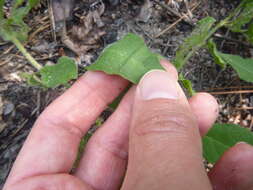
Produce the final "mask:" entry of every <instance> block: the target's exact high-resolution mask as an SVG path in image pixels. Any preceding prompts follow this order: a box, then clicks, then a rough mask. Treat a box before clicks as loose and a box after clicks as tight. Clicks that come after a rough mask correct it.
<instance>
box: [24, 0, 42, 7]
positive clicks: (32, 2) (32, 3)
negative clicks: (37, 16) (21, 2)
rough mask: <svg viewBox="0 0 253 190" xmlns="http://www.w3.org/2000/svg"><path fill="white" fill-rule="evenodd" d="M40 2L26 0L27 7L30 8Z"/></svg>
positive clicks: (37, 0) (38, 0)
mask: <svg viewBox="0 0 253 190" xmlns="http://www.w3.org/2000/svg"><path fill="white" fill-rule="evenodd" d="M39 2H40V0H28V5H27V6H28V7H29V8H30V9H31V8H33V7H35V6H36V5H38V4H39Z"/></svg>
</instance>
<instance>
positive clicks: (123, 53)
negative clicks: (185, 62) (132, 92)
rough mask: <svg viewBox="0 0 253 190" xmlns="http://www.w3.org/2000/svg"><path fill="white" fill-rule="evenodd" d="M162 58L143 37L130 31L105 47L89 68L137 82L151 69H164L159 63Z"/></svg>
mask: <svg viewBox="0 0 253 190" xmlns="http://www.w3.org/2000/svg"><path fill="white" fill-rule="evenodd" d="M161 58H162V56H160V55H158V54H156V53H153V52H151V51H150V50H149V49H148V47H147V46H146V45H145V42H144V40H143V39H142V38H141V37H139V36H138V35H135V34H132V33H129V34H127V35H126V36H124V37H123V38H122V39H121V40H119V41H117V42H115V43H113V44H112V45H110V46H108V47H107V48H105V50H104V51H103V53H102V54H101V56H100V57H99V58H98V60H97V61H96V62H95V63H94V64H92V65H90V66H88V67H87V69H88V70H99V71H104V72H106V73H108V74H116V75H120V76H122V77H123V78H125V79H127V80H129V81H131V82H132V83H135V84H136V83H138V82H139V80H140V78H141V77H142V76H143V75H144V74H145V73H146V72H148V71H149V70H152V69H163V68H162V66H161V65H160V63H159V61H160V59H161Z"/></svg>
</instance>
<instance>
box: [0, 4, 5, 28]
mask: <svg viewBox="0 0 253 190" xmlns="http://www.w3.org/2000/svg"><path fill="white" fill-rule="evenodd" d="M3 8H4V0H0V23H1V20H2V19H3V18H4V9H3ZM0 25H1V24H0Z"/></svg>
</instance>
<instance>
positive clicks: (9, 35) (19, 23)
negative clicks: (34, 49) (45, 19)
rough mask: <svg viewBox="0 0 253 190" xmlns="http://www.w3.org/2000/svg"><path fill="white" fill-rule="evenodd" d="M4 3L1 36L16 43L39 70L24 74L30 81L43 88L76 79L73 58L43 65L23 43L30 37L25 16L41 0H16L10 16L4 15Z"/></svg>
mask: <svg viewBox="0 0 253 190" xmlns="http://www.w3.org/2000/svg"><path fill="white" fill-rule="evenodd" d="M4 3H5V2H4V0H0V36H1V37H2V38H3V39H4V40H6V41H11V42H12V43H13V44H15V45H16V47H17V48H18V50H19V51H20V52H21V53H22V54H23V55H24V56H25V57H26V59H27V60H28V61H29V63H30V64H31V65H32V66H33V67H34V68H35V69H36V70H37V72H34V73H33V74H28V73H24V74H23V76H24V77H25V78H26V79H27V81H28V83H29V84H31V85H35V86H40V87H43V88H54V87H57V86H59V85H61V84H66V83H67V82H68V81H69V80H71V79H76V78H77V66H76V64H75V61H74V60H73V59H70V58H68V57H62V58H60V59H59V60H58V63H57V64H55V65H50V66H42V65H41V64H39V63H38V62H37V61H36V60H35V59H34V58H33V57H32V56H31V54H30V53H29V52H28V51H27V50H26V49H25V47H24V45H23V43H24V42H25V41H26V40H27V38H28V32H29V30H30V29H29V27H28V25H27V24H26V23H25V22H24V18H25V16H27V15H28V13H29V12H30V10H31V9H32V8H33V7H34V6H36V5H37V4H38V3H39V0H27V1H25V0H14V1H13V4H12V7H11V11H10V15H9V16H8V17H6V16H5V15H4V11H3V6H4ZM66 71H67V72H66Z"/></svg>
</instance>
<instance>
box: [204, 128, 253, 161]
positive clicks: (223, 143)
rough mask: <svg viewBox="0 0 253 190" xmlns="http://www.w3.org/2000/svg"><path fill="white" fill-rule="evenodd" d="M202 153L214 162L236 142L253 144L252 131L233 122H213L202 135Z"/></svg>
mask: <svg viewBox="0 0 253 190" xmlns="http://www.w3.org/2000/svg"><path fill="white" fill-rule="evenodd" d="M202 142H203V155H204V158H205V159H206V160H207V161H208V162H210V163H215V162H216V161H217V160H219V158H220V157H221V156H222V155H223V153H224V152H225V151H226V150H227V149H229V148H230V147H232V146H234V145H235V144H236V143H238V142H246V143H248V144H251V145H253V133H252V132H251V131H249V130H248V129H246V128H242V127H240V126H239V125H233V124H215V125H214V126H213V127H212V128H211V129H210V130H209V132H208V133H207V134H206V135H205V136H204V137H203V139H202Z"/></svg>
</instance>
